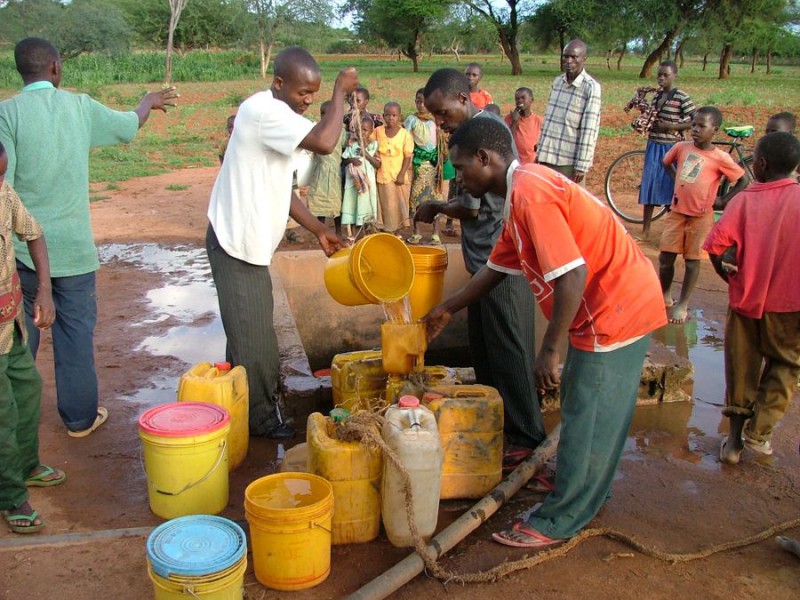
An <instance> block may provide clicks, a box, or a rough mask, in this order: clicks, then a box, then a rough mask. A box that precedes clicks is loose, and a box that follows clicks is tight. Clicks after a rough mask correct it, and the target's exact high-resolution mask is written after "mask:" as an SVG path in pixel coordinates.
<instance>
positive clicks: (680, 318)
mask: <svg viewBox="0 0 800 600" xmlns="http://www.w3.org/2000/svg"><path fill="white" fill-rule="evenodd" d="M667 316H668V317H669V322H670V323H679V324H680V323H685V322H686V319H688V318H689V308H688V307H687V306H685V305H683V304H681V303H678V304H675V305H673V306H672V307H671V308H670V310H669V314H668V315H667Z"/></svg>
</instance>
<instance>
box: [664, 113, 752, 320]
mask: <svg viewBox="0 0 800 600" xmlns="http://www.w3.org/2000/svg"><path fill="white" fill-rule="evenodd" d="M721 124H722V113H721V112H719V110H718V109H717V108H715V107H713V106H704V107H702V108H700V109H698V110H697V112H696V113H695V114H694V116H693V117H692V140H693V141H691V142H680V143H678V144H675V145H674V146H673V147H672V148H670V150H669V152H667V154H666V155H665V156H664V159H663V164H664V167H665V168H666V169H667V172H668V173H669V174H670V176H671V177H672V178H673V179H674V180H675V192H674V194H673V199H672V205H671V209H670V212H669V213H668V214H667V216H666V217H665V219H664V220H665V221H666V223H665V225H664V232H663V233H662V234H661V243H660V245H659V250H660V254H659V256H658V262H659V276H660V279H661V290H662V291H663V293H664V304H665V305H666V306H667V309H668V312H669V320H670V322H671V323H683V322H684V321H685V320H686V316H687V314H688V310H689V309H688V306H689V297H690V296H691V295H692V290H694V286H695V284H696V283H697V277H698V275H699V274H700V260H701V259H702V258H703V257H704V252H703V249H702V245H703V241H704V240H705V239H706V235H707V234H708V232H709V231H710V229H711V226H712V225H713V224H714V202H715V200H716V199H717V189H718V188H719V184H720V181H721V180H722V178H723V177H726V178H727V179H728V181H736V182H737V183H736V185H735V186H734V187H733V188H732V189H731V190H730V191H729V192H728V193H727V194H726V195H725V197H724V198H722V199H721V201H722V202H727V201H728V200H730V199H731V198H732V197H733V196H734V195H735V194H737V193H738V192H739V191H740V190H741V189H742V188H743V187H744V186H745V185H746V181H745V179H744V178H743V177H742V176H743V175H744V170H743V169H742V168H741V167H740V166H739V165H737V164H736V163H735V162H733V159H732V158H731V156H730V155H729V154H728V153H727V152H723V151H722V150H720V149H719V148H717V147H716V146H714V144H713V143H712V140H713V139H714V135H715V134H716V133H717V131H719V127H720V125H721ZM676 164H677V167H676V166H675V165H676ZM678 254H682V255H683V258H684V262H685V263H686V272H685V274H684V276H683V285H681V295H680V299H679V300H678V302H677V303H676V302H674V301H673V300H672V280H673V278H674V276H675V259H676V258H677V256H678Z"/></svg>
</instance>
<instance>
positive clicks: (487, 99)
mask: <svg viewBox="0 0 800 600" xmlns="http://www.w3.org/2000/svg"><path fill="white" fill-rule="evenodd" d="M469 99H470V100H472V103H473V104H474V105H475V106H476V107H477V108H479V109H480V110H483V109H484V108H486V105H487V104H492V103H493V102H494V100H492V95H491V94H490V93H489V92H487V91H486V90H478V91H477V92H470V93H469Z"/></svg>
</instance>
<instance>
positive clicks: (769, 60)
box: [767, 50, 772, 75]
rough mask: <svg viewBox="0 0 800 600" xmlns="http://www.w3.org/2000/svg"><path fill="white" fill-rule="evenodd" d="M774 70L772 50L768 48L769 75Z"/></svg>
mask: <svg viewBox="0 0 800 600" xmlns="http://www.w3.org/2000/svg"><path fill="white" fill-rule="evenodd" d="M770 71H772V50H767V75H769V73H770Z"/></svg>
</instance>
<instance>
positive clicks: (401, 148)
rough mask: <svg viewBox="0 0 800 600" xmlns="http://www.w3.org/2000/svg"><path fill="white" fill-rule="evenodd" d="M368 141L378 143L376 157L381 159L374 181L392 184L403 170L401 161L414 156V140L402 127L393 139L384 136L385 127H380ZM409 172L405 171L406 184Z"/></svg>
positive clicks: (408, 179)
mask: <svg viewBox="0 0 800 600" xmlns="http://www.w3.org/2000/svg"><path fill="white" fill-rule="evenodd" d="M369 139H370V141H374V140H377V141H378V155H379V156H380V157H381V166H380V168H379V169H378V171H377V173H376V176H375V179H376V181H377V182H378V183H393V182H394V181H395V180H396V179H397V176H398V175H399V174H400V169H402V168H403V159H405V158H406V157H408V158H411V157H412V156H414V138H413V137H412V135H411V134H410V133H409V132H408V131H406V130H405V129H403V128H402V127H401V128H400V131H398V132H397V133H396V134H395V136H394V137H389V136H387V135H386V127H385V126H384V125H381V126H380V127H376V128H375V131H373V132H372V135H371V136H370V138H369ZM409 171H411V169H408V171H406V183H408V182H409V181H410V178H409V177H410V173H409Z"/></svg>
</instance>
